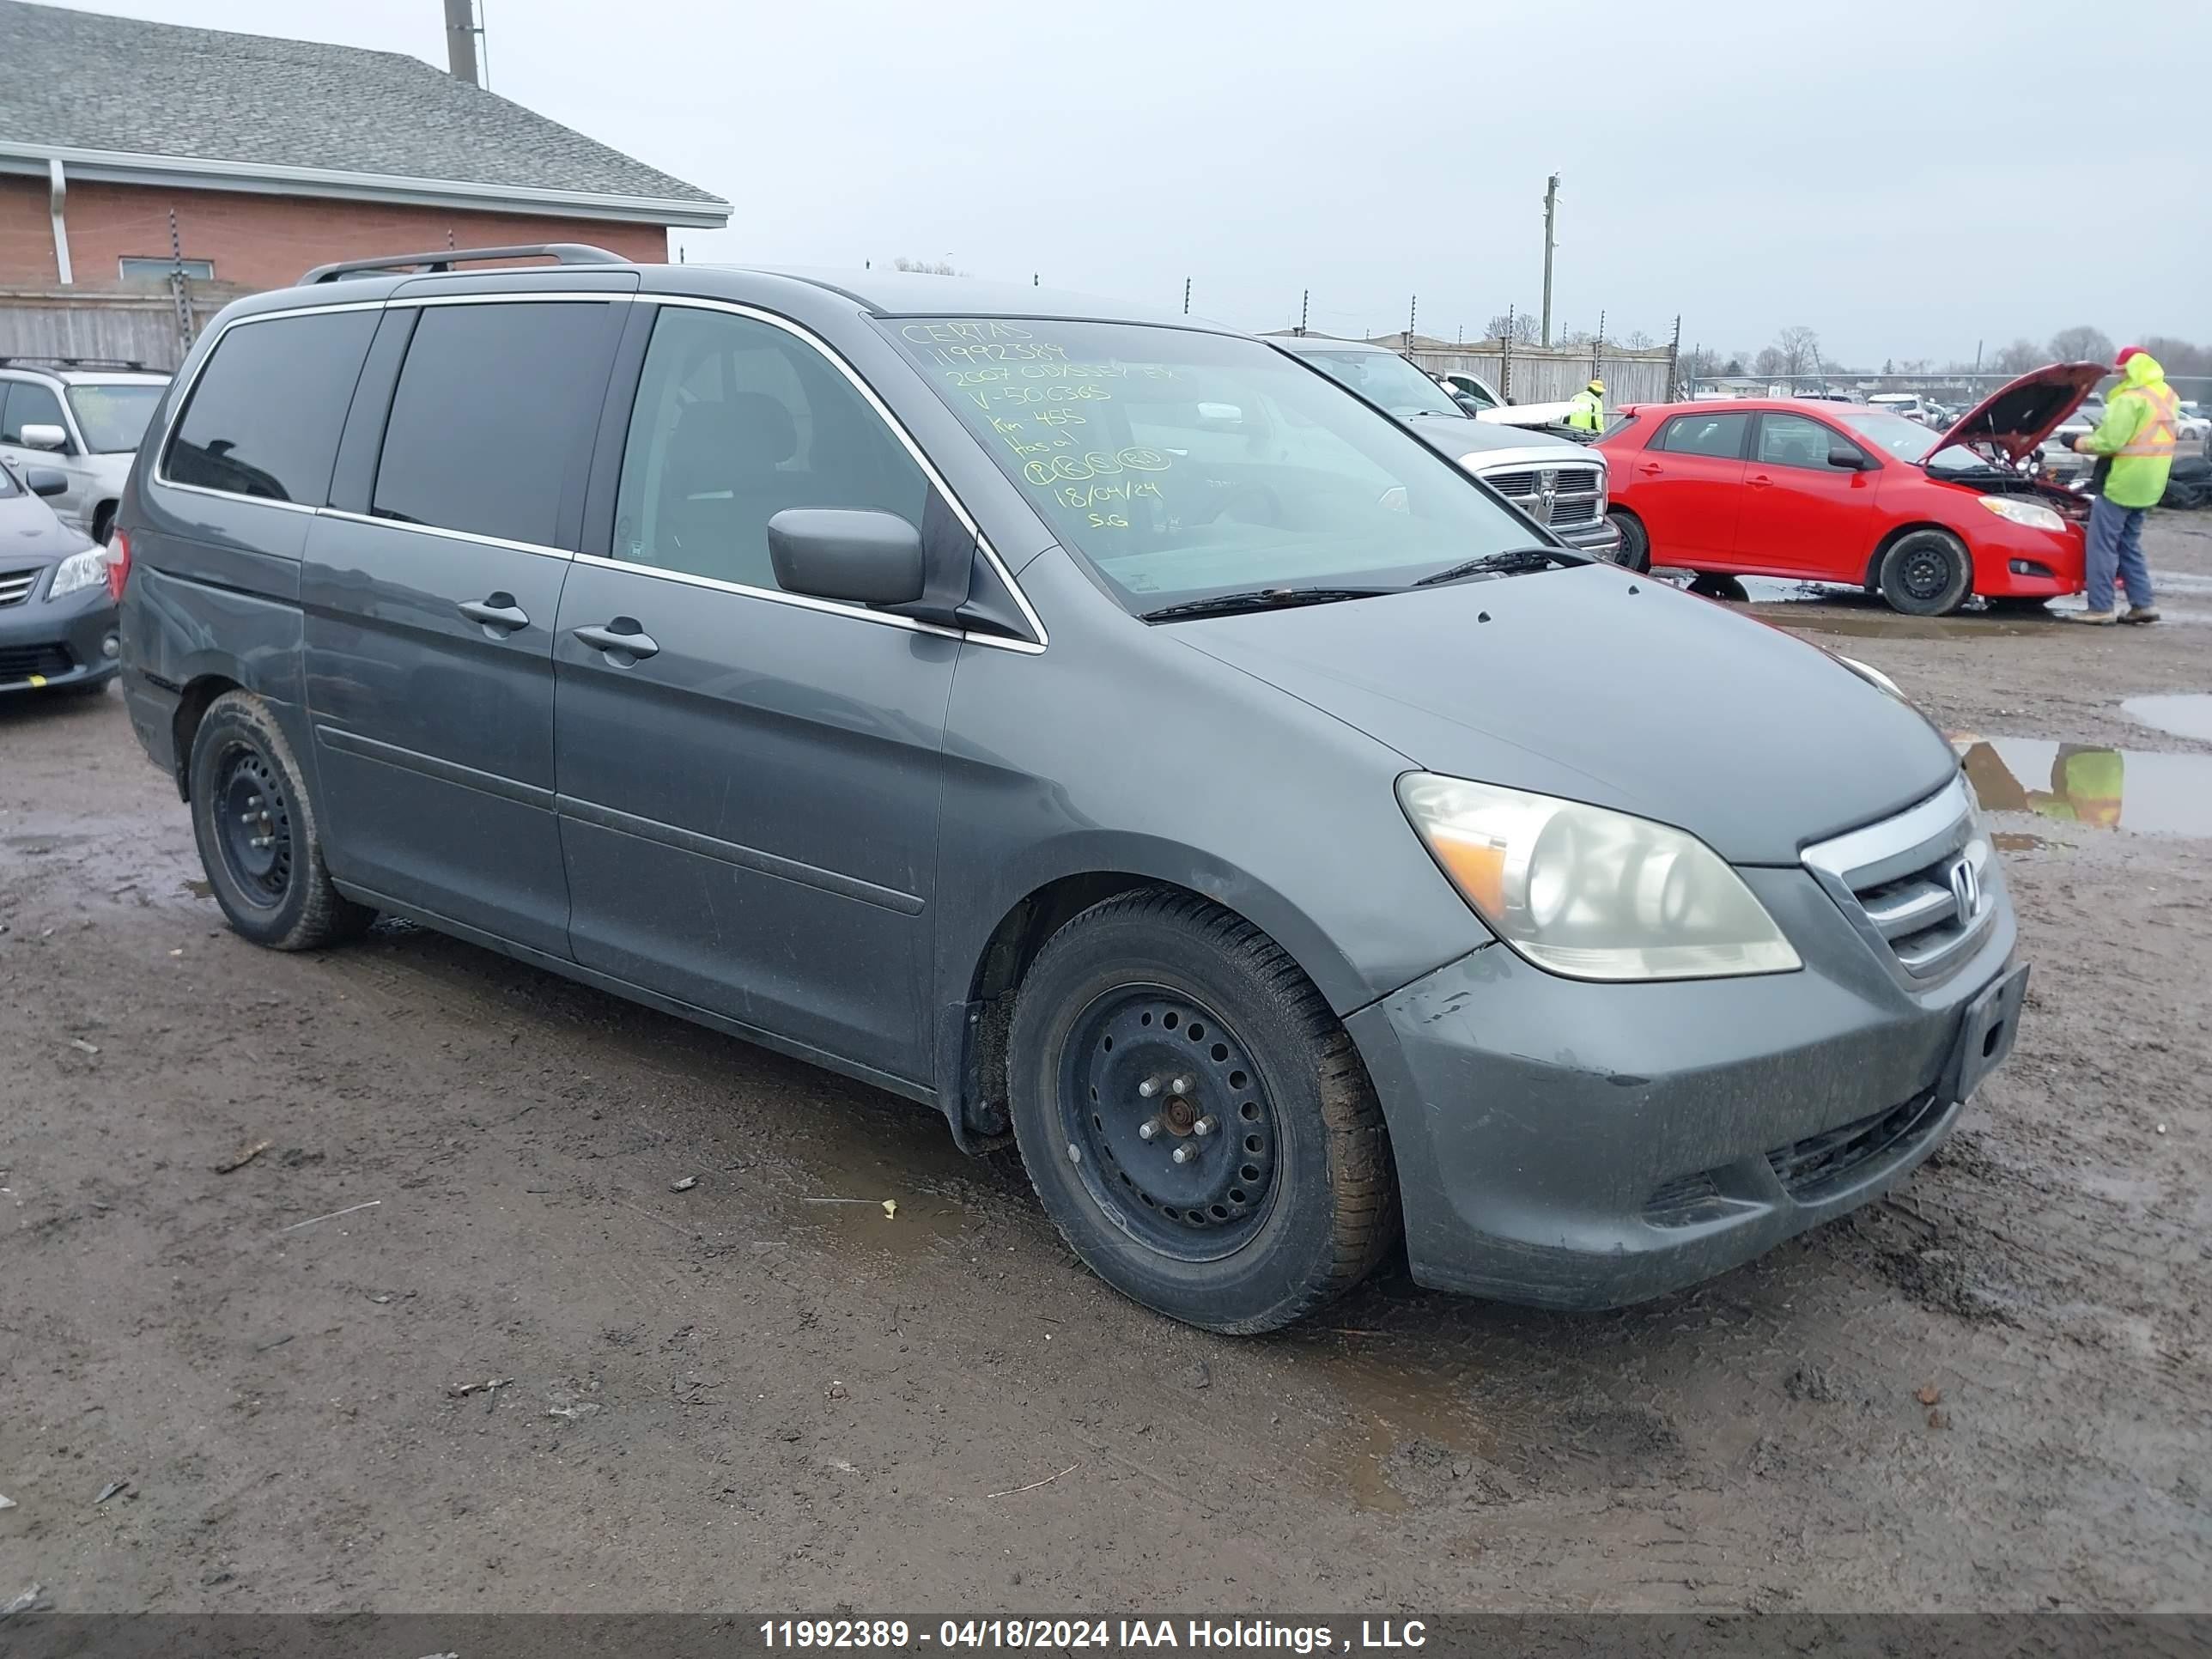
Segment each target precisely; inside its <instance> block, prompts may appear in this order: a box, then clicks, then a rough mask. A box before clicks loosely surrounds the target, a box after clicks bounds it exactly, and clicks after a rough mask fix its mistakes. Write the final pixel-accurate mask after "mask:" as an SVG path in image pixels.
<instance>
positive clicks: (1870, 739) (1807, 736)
mask: <svg viewBox="0 0 2212 1659" xmlns="http://www.w3.org/2000/svg"><path fill="white" fill-rule="evenodd" d="M1168 626H1170V627H1171V628H1172V629H1173V630H1174V632H1175V634H1176V637H1177V638H1178V639H1181V640H1182V641H1184V642H1185V643H1187V644H1188V645H1191V646H1193V647H1195V648H1197V649H1198V650H1200V651H1202V652H1205V653H1206V654H1208V655H1210V656H1212V657H1214V658H1216V659H1218V660H1220V661H1222V662H1225V663H1227V664H1229V665H1231V666H1232V667H1236V668H1239V669H1242V670H1243V671H1244V672H1246V673H1248V674H1250V675H1252V676H1254V677H1255V678H1258V679H1260V680H1262V681H1264V682H1266V683H1267V684H1270V685H1273V686H1274V687H1276V688H1277V689H1278V690H1282V691H1285V692H1287V693H1288V694H1289V695H1291V696H1294V697H1297V698H1298V699H1299V700H1300V701H1301V702H1307V703H1310V704H1312V705H1313V706H1314V707H1316V708H1320V709H1322V711H1324V712H1325V713H1328V714H1333V715H1334V716H1335V717H1336V718H1337V719H1339V720H1343V721H1344V722H1345V723H1346V724H1347V725H1349V726H1353V727H1355V728H1357V729H1358V730H1359V731H1362V732H1365V733H1367V735H1369V736H1370V737H1372V738H1376V740H1377V741H1378V742H1381V743H1383V744H1388V745H1389V747H1391V748H1392V749H1395V750H1397V751H1398V752H1399V753H1400V754H1401V755H1403V756H1404V757H1406V758H1407V761H1408V763H1410V764H1411V765H1412V766H1414V767H1419V768H1420V769H1423V770H1425V771H1431V772H1441V773H1445V774H1448V775H1451V776H1454V777H1462V778H1471V779H1474V780H1476V781H1480V782H1485V783H1496V784H1502V785H1504V786H1505V787H1509V788H1517V789H1529V790H1534V791H1536V792H1538V793H1543V794H1549V795H1557V796H1560V797H1563V798H1565V799H1571V800H1580V801H1588V802H1590V803H1592V804H1594V805H1601V806H1610V807H1613V808H1615V809H1617V810H1618V811H1625V812H1634V813H1637V814H1638V815H1639V816H1641V817H1648V818H1653V819H1656V820H1657V821H1659V822H1660V823H1671V824H1674V825H1676V826H1677V827H1679V828H1680V829H1686V830H1688V831H1690V832H1691V833H1692V834H1693V835H1695V836H1699V837H1701V838H1702V839H1703V840H1704V841H1705V842H1706V843H1707V844H1708V845H1710V846H1711V847H1712V848H1714V850H1715V851H1717V852H1718V853H1719V854H1721V855H1722V856H1723V858H1726V859H1728V860H1730V861H1731V862H1733V863H1737V864H1766V865H1792V864H1795V863H1796V861H1797V854H1798V851H1799V849H1800V848H1802V847H1804V846H1805V845H1806V844H1807V843H1808V842H1815V841H1820V840H1823V839H1825V838H1826V837H1827V836H1832V835H1836V834H1838V833H1840V832H1841V831H1843V830H1845V829H1854V828H1857V826H1859V825H1861V824H1864V823H1871V822H1873V821H1874V820H1875V819H1878V818H1881V817H1887V816H1888V815H1890V814H1892V813H1894V812H1897V811H1902V810H1903V809H1904V808H1905V807H1907V806H1910V805H1913V804H1914V803H1915V802H1917V801H1919V800H1922V799H1925V798H1926V797H1928V796H1929V795H1931V794H1933V793H1935V792H1936V790H1938V789H1940V788H1942V787H1943V786H1944V784H1945V783H1947V782H1948V781H1949V780H1950V779H1951V778H1952V777H1953V776H1954V775H1955V774H1956V772H1957V770H1958V763H1957V761H1956V760H1955V758H1954V757H1953V755H1952V752H1951V747H1950V745H1949V744H1948V743H1946V742H1945V741H1944V740H1943V738H1942V736H1941V735H1940V734H1939V733H1938V732H1936V729H1935V728H1934V727H1933V726H1930V725H1929V723H1928V722H1927V721H1926V720H1923V719H1922V718H1921V717H1920V715H1918V714H1916V713H1915V712H1914V711H1913V710H1912V709H1911V708H1907V707H1906V706H1905V704H1903V703H1901V702H1898V701H1897V700H1896V699H1894V698H1893V697H1890V696H1886V695H1885V694H1884V693H1882V692H1881V691H1878V690H1875V688H1874V687H1873V686H1871V685H1869V684H1867V683H1866V682H1865V681H1864V680H1862V679H1861V678H1859V677H1858V676H1857V675H1856V674H1854V673H1852V672H1851V671H1850V670H1849V669H1847V668H1845V667H1844V666H1843V665H1841V664H1839V663H1838V662H1836V661H1835V660H1834V659H1832V658H1831V657H1830V656H1829V655H1828V654H1827V653H1826V652H1824V651H1822V650H1820V648H1819V647H1816V646H1812V645H1808V644H1807V643H1806V642H1805V641H1802V640H1800V639H1797V638H1796V637H1794V636H1792V635H1789V634H1786V633H1784V632H1783V631H1782V630H1781V629H1775V628H1768V627H1765V626H1764V625H1762V624H1760V623H1756V622H1753V621H1750V620H1748V619H1747V618H1745V617H1740V616H1734V615H1731V614H1730V613H1729V611H1727V610H1726V609H1724V608H1723V606H1722V605H1719V604H1718V603H1717V602H1714V601H1710V600H1705V599H1693V598H1692V597H1691V596H1689V595H1688V594H1686V593H1682V592H1679V591H1678V590H1676V589H1674V588H1672V587H1669V586H1667V585H1666V584H1665V583H1663V582H1655V581H1653V580H1651V579H1650V577H1648V576H1635V575H1632V574H1629V573H1627V572H1626V571H1623V570H1621V569H1620V568H1618V567H1617V566H1613V565H1608V564H1590V565H1583V566H1577V567H1576V568H1572V569H1566V570H1559V569H1553V570H1547V571H1542V572H1539V573H1537V574H1532V575H1522V576H1510V577H1504V578H1501V579H1498V580H1486V581H1471V582H1465V583H1459V584H1455V585H1452V586H1444V587H1437V588H1427V589H1419V590H1415V591H1413V592H1407V593H1395V594H1389V595H1387V596H1383V597H1380V598H1376V599H1357V600H1351V601H1346V602H1343V603H1340V604H1335V605H1304V606H1300V607H1297V608H1294V609H1285V610H1281V611H1261V612H1255V613H1252V614H1249V615H1245V616H1234V617H1213V618H1208V619H1203V620H1199V621H1194V622H1187V623H1172V624H1169V625H1168Z"/></svg>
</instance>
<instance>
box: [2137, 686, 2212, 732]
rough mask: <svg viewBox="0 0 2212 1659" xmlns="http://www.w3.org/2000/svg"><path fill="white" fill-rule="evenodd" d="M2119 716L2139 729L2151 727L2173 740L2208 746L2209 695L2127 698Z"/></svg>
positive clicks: (2210, 728)
mask: <svg viewBox="0 0 2212 1659" xmlns="http://www.w3.org/2000/svg"><path fill="white" fill-rule="evenodd" d="M2120 713H2122V714H2125V715H2126V716H2127V717H2128V718H2129V719H2130V720H2135V721H2136V722H2138V723H2139V724H2141V725H2143V726H2156V727H2157V728H2158V729H2159V730H2160V731H2161V732H2172V733H2173V735H2174V736H2176V737H2177V738H2196V739H2197V741H2199V742H2200V743H2212V695H2207V694H2206V693H2204V692H2202V691H2189V692H2180V693H2177V694H2175V695H2172V696H2158V697H2130V698H2129V699H2128V700H2127V701H2126V702H2124V703H2122V704H2121V705H2120Z"/></svg>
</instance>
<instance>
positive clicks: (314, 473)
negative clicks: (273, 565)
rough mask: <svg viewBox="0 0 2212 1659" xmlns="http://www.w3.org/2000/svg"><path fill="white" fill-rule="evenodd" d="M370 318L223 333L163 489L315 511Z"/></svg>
mask: <svg viewBox="0 0 2212 1659" xmlns="http://www.w3.org/2000/svg"><path fill="white" fill-rule="evenodd" d="M377 315H378V313H375V312H374V311H347V312H335V313H323V314H322V315H319V316H313V317H281V316H280V317H270V318H266V319H250V320H246V321H242V322H238V323H234V324H232V325H230V327H229V328H228V329H226V330H225V331H223V336H222V338H221V339H220V340H217V341H216V344H215V350H214V353H213V355H212V356H210V357H209V359H208V362H207V367H206V368H204V369H203V370H202V371H201V373H200V376H199V379H198V380H197V381H196V382H195V383H194V384H193V386H192V389H191V395H190V400H189V401H188V402H187V403H186V404H185V411H184V415H183V416H182V417H181V418H180V419H179V421H178V422H177V429H176V432H175V434H174V435H173V436H172V437H171V438H170V440H169V447H168V453H167V454H166V455H165V456H164V457H163V458H162V463H161V476H162V478H163V480H164V481H165V482H167V483H179V484H193V485H196V486H197V487H198V488H200V489H219V490H222V492H224V493H225V494H226V495H250V496H253V497H255V498H256V499H258V500H262V501H296V502H300V503H301V504H303V505H306V506H309V507H320V506H323V505H324V504H325V503H326V502H327V501H329V499H330V489H331V466H332V465H334V464H335V463H336V461H337V451H338V434H339V432H340V430H341V429H343V427H344V425H345V417H346V409H347V407H348V405H349V404H351V402H352V400H353V387H354V381H355V380H356V379H357V378H358V377H359V375H360V374H361V365H362V359H363V358H365V357H366V356H368V342H369V338H370V337H371V336H372V335H374V333H375V332H376V322H377Z"/></svg>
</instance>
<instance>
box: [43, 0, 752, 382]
mask: <svg viewBox="0 0 2212 1659" xmlns="http://www.w3.org/2000/svg"><path fill="white" fill-rule="evenodd" d="M471 44H472V43H471ZM464 60H465V61H467V62H470V63H472V54H464V55H460V56H458V57H457V62H462V61H464ZM0 65H4V66H5V67H4V70H0V355H5V354H7V353H9V352H10V351H15V352H21V353H33V352H40V351H46V352H58V351H61V350H63V349H75V350H76V351H77V352H80V353H82V354H84V355H97V356H125V355H128V356H143V357H145V358H146V360H147V361H149V362H162V363H173V362H175V361H176V358H177V356H178V353H179V350H180V349H181V344H182V337H183V336H184V335H185V334H186V333H189V332H190V330H191V324H190V322H188V321H186V320H185V319H196V318H197V317H200V316H204V314H206V313H210V312H212V311H213V310H214V309H216V308H217V307H219V306H220V305H221V304H222V301H225V300H228V299H229V298H230V297H232V296H234V295H238V294H241V293H246V292H250V291H252V290H253V289H263V288H272V287H276V286H279V285H281V284H283V283H291V282H294V281H296V280H297V279H298V277H299V276H300V273H301V271H303V270H306V269H307V267H308V266H310V265H313V264H321V263H323V262H325V261H326V260H331V259H343V258H355V257H361V256H366V255H372V254H381V253H394V252H415V251H417V250H424V249H433V248H441V247H471V246H476V247H483V246H497V245H501V244H508V243H516V242H548V241H571V242H595V243H598V244H599V245H600V246H604V247H608V248H611V249H613V250H614V251H615V252H618V253H623V254H626V255H628V256H629V257H631V258H638V259H656V260H657V259H665V258H667V257H668V231H669V229H670V228H671V227H699V228H720V226H722V225H725V224H726V223H727V222H728V221H729V216H730V206H729V204H728V203H726V202H724V201H721V200H720V199H719V198H717V197H714V196H711V195H709V194H708V193H707V192H706V191H702V190H700V189H697V188H696V186H693V185H687V184H685V183H684V182H683V181H682V180H680V179H672V178H671V177H669V176H668V175H667V174H666V173H660V172H658V171H656V170H655V169H653V168H652V167H647V166H646V165H645V164H644V163H643V162H641V161H635V160H633V159H632V158H631V157H629V156H628V155H623V154H622V153H620V152H619V151H617V150H613V149H608V148H607V147H606V146H605V145H604V144H601V143H596V142H595V141H593V140H592V139H590V138H587V137H584V135H583V134H581V133H580V132H576V131H572V130H571V129H569V128H568V127H564V126H562V125H560V124H559V123H557V122H555V121H550V120H548V119H547V118H544V116H542V115H538V114H536V113H535V112H532V111H530V110H527V109H525V108H523V107H522V106H520V105H519V104H513V103H510V102H508V101H507V100H506V99H504V98H501V97H498V96H496V95H495V94H492V93H489V92H487V91H485V90H484V89H483V88H481V87H478V86H477V85H475V84H474V83H473V82H472V80H471V79H465V78H459V77H457V76H453V75H447V74H446V73H444V72H442V71H441V70H436V69H434V68H432V67H431V66H430V65H429V64H426V63H423V62H422V61H421V60H420V59H418V58H410V57H407V56H405V55H404V54H402V53H398V52H368V51H364V50H362V49H360V48H358V47H353V46H324V45H320V44H319V43H316V42H313V41H307V40H278V39H275V38H272V37H269V36H264V35H252V34H230V33H222V32H219V31H216V30H212V29H198V28H185V27H178V26H176V25H173V24H167V23H149V22H142V21H138V20H137V19H133V18H124V17H112V16H107V15H102V14H100V13H96V12H84V11H73V10H67V9H63V8H60V7H57V6H41V5H27V4H22V3H19V0H0ZM172 215H174V241H172V235H171V232H172V224H171V216H172ZM179 290H181V292H179ZM125 342H136V343H138V344H139V346H140V347H141V348H142V349H134V350H131V351H127V352H126V351H124V350H120V349H116V348H117V347H118V343H125ZM163 347H166V348H167V349H158V348H163Z"/></svg>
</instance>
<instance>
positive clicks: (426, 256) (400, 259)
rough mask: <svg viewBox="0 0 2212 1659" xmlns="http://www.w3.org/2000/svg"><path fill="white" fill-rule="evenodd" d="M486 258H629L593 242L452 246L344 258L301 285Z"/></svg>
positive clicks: (620, 261) (613, 261) (601, 261)
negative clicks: (362, 273)
mask: <svg viewBox="0 0 2212 1659" xmlns="http://www.w3.org/2000/svg"><path fill="white" fill-rule="evenodd" d="M484 259H550V260H552V261H553V263H554V264H561V265H626V264H629V260H627V259H625V258H623V257H622V255H621V254H619V253H611V252H608V251H607V250H606V249H605V248H603V247H593V246H592V245H591V244H590V243H589V242H530V243H525V244H523V245H521V246H516V247H449V248H445V249H442V250H441V251H440V252H435V253H395V254H393V255H392V256H391V257H390V258H385V259H341V260H339V261H337V263H336V264H327V265H317V266H316V267H315V268H314V269H313V270H311V271H309V272H308V273H307V275H306V276H302V277H301V278H300V286H301V288H307V287H311V286H312V285H313V284H314V283H335V282H337V280H338V279H339V278H340V277H342V276H353V275H355V274H356V272H359V271H364V270H406V269H408V268H410V267H411V266H418V265H419V266H420V267H422V270H425V271H440V270H452V269H453V267H454V266H455V265H456V264H461V263H462V262H464V261H466V262H469V263H471V264H473V263H475V262H477V261H479V260H484Z"/></svg>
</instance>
